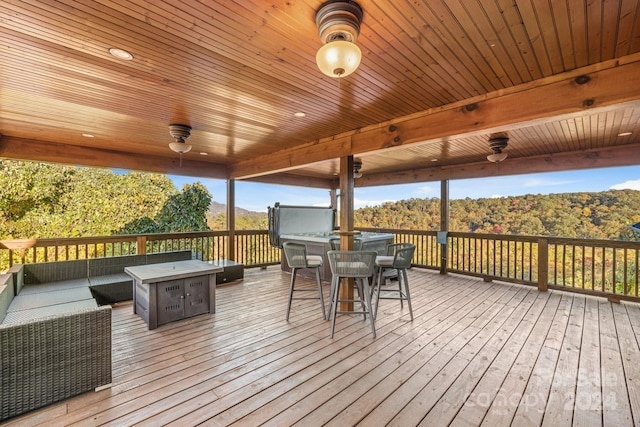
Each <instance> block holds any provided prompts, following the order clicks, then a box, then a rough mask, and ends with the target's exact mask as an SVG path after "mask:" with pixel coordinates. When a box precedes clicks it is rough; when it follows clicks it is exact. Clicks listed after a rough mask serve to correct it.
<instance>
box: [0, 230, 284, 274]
mask: <svg viewBox="0 0 640 427" xmlns="http://www.w3.org/2000/svg"><path fill="white" fill-rule="evenodd" d="M228 240H229V233H228V232H227V231H205V232H193V233H167V234H143V235H120V236H101V237H79V238H59V239H15V240H0V271H6V270H7V269H8V268H9V267H11V266H12V265H13V264H24V263H33V262H52V261H65V260H76V259H88V258H100V257H110V256H119V255H133V254H142V253H155V252H166V251H177V250H191V251H192V252H193V253H194V254H195V255H196V258H198V259H202V260H205V261H215V260H221V259H229V258H233V259H234V260H235V261H238V262H241V263H243V264H245V265H246V266H248V267H257V266H264V265H271V264H279V263H280V251H279V250H278V249H276V248H273V247H271V246H270V245H269V236H268V232H267V231H266V230H249V231H244V230H242V231H236V232H235V235H234V245H233V247H234V256H233V257H229V256H228V254H227V248H228V247H229V246H228Z"/></svg>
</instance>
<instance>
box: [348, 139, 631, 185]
mask: <svg viewBox="0 0 640 427" xmlns="http://www.w3.org/2000/svg"><path fill="white" fill-rule="evenodd" d="M638 159H640V145H638V144H633V145H622V146H619V147H615V148H606V149H599V150H590V151H584V152H578V153H576V152H571V153H562V154H552V155H545V156H536V157H526V158H519V159H510V158H507V159H506V160H505V161H503V162H500V163H491V162H489V161H486V162H482V163H472V164H466V165H458V166H448V167H447V166H444V167H429V168H423V169H412V170H406V171H401V172H391V173H380V174H372V175H369V174H365V175H364V176H363V177H362V178H359V179H358V180H357V181H356V186H357V187H370V186H379V185H395V184H407V183H413V182H433V181H441V180H445V179H472V178H486V177H493V176H505V175H521V174H531V173H545V172H562V171H569V170H579V169H596V168H607V167H618V166H637V165H638V161H639V160H638Z"/></svg>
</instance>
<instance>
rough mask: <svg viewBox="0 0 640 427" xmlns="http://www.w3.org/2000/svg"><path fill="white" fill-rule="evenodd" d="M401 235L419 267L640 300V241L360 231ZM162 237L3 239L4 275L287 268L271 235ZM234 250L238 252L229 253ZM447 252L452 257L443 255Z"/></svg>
mask: <svg viewBox="0 0 640 427" xmlns="http://www.w3.org/2000/svg"><path fill="white" fill-rule="evenodd" d="M358 229H359V230H360V231H370V232H382V233H390V234H393V235H394V241H395V242H396V243H399V242H410V243H413V244H415V245H416V251H415V255H414V258H413V265H414V266H415V267H420V268H428V269H433V270H438V271H440V270H441V264H442V260H443V259H446V271H448V272H453V273H457V274H465V275H470V276H476V277H482V278H483V279H485V280H501V281H506V282H512V283H519V284H525V285H532V286H537V287H538V289H539V290H540V291H546V290H547V289H562V290H568V291H572V292H580V293H585V294H592V295H599V296H605V297H607V298H609V299H610V300H614V301H619V300H623V299H624V300H633V301H640V289H639V271H638V266H639V265H640V242H628V241H617V240H590V239H574V238H561V237H541V236H515V235H504V234H476V233H461V232H449V233H448V234H447V244H446V245H441V244H439V243H438V240H437V232H436V231H430V230H428V231H425V230H401V229H375V228H358ZM233 234H234V235H233V239H234V242H233V245H229V244H228V239H229V238H230V237H229V232H228V231H203V232H189V233H161V234H140V235H121V236H99V237H73V238H53V239H15V240H0V271H6V270H7V269H9V268H10V267H11V265H13V264H17V263H28V262H42V261H58V260H68V259H86V258H95V257H105V256H115V255H124V254H136V253H153V252H162V251H170V250H182V249H189V250H191V251H193V252H194V253H195V254H196V256H197V257H198V258H200V259H204V260H220V259H230V258H234V259H235V261H237V262H240V263H243V264H244V265H245V266H247V267H252V266H266V265H273V264H279V263H280V257H281V254H280V250H279V249H277V248H274V247H272V246H271V245H270V244H269V236H268V232H267V230H236V231H235V232H234V233H233ZM229 247H233V248H234V252H235V253H234V254H231V256H230V254H227V253H226V251H227V250H228V248H229ZM443 250H446V251H447V252H446V253H445V254H446V255H447V256H446V257H443V256H442V255H443Z"/></svg>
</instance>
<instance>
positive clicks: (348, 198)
mask: <svg viewBox="0 0 640 427" xmlns="http://www.w3.org/2000/svg"><path fill="white" fill-rule="evenodd" d="M353 188H354V180H353V156H346V157H341V158H340V250H343V251H351V250H353ZM353 284H354V280H353V279H349V280H348V286H340V299H353ZM352 310H353V303H340V311H352Z"/></svg>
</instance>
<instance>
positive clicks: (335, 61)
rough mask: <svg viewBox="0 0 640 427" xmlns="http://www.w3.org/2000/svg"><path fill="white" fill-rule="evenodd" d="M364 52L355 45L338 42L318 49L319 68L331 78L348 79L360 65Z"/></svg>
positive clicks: (342, 41) (317, 60)
mask: <svg viewBox="0 0 640 427" xmlns="http://www.w3.org/2000/svg"><path fill="white" fill-rule="evenodd" d="M361 59H362V51H361V50H360V48H359V47H358V46H356V45H355V44H353V43H351V42H348V41H344V40H336V41H333V42H329V43H327V44H325V45H324V46H322V47H321V48H320V49H318V53H317V54H316V63H317V64H318V68H320V71H322V72H323V73H324V74H326V75H327V76H329V77H346V76H348V75H349V74H351V73H353V72H354V71H355V70H356V69H357V68H358V65H360V60H361Z"/></svg>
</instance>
